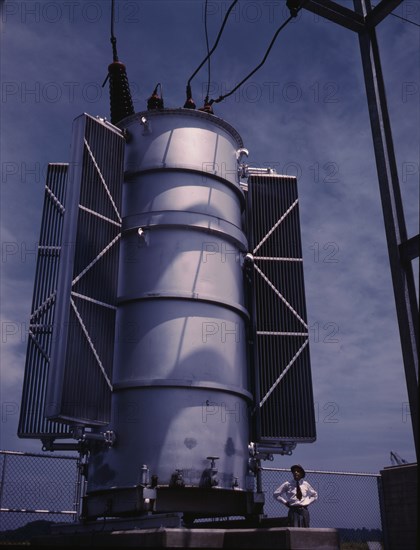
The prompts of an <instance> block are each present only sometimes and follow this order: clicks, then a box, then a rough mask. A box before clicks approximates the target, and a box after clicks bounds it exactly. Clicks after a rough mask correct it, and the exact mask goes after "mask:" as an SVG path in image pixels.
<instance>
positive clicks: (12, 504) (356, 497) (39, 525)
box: [0, 451, 383, 550]
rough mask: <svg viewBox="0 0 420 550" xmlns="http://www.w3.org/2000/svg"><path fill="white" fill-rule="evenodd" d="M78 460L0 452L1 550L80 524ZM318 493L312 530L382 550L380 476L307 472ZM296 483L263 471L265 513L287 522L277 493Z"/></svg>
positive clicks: (349, 548) (350, 548)
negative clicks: (331, 531)
mask: <svg viewBox="0 0 420 550" xmlns="http://www.w3.org/2000/svg"><path fill="white" fill-rule="evenodd" d="M78 464H79V462H78V457H77V456H66V455H56V454H46V453H43V454H35V453H18V452H13V451H0V472H1V478H0V484H1V485H0V508H1V519H0V545H1V543H2V542H4V541H21V540H29V539H30V538H31V537H32V536H34V535H39V534H46V533H48V532H49V526H50V524H51V522H54V523H62V522H73V521H78V513H79V505H80V499H81V496H82V494H83V491H84V481H83V477H82V476H81V474H80V470H79V468H78ZM306 472H307V473H306V479H307V481H309V483H310V484H311V485H312V486H313V487H314V489H315V490H316V491H317V492H318V500H317V501H316V502H314V503H313V504H312V505H311V506H310V508H309V510H310V515H311V527H331V528H336V529H339V531H340V540H341V547H342V549H343V550H382V548H383V542H382V522H381V507H380V498H379V493H380V491H379V489H380V479H381V478H380V475H379V474H361V473H348V472H323V471H315V470H307V471H306ZM290 479H291V472H290V470H288V469H284V468H263V469H262V472H261V480H262V488H263V491H264V492H265V500H266V504H265V508H264V513H265V515H266V516H267V517H270V518H272V517H285V516H287V509H286V508H285V507H283V506H282V505H281V504H280V503H278V502H277V501H276V500H274V498H273V496H272V495H273V492H274V490H275V489H276V488H277V487H278V486H279V485H281V484H282V483H283V482H284V481H287V480H290Z"/></svg>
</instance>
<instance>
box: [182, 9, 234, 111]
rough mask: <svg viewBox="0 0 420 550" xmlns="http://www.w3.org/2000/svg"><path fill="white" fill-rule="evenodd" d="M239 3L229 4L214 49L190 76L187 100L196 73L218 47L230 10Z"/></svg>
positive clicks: (189, 97)
mask: <svg viewBox="0 0 420 550" xmlns="http://www.w3.org/2000/svg"><path fill="white" fill-rule="evenodd" d="M237 3H238V0H233V2H232V4H231V5H230V6H229V8H228V10H227V11H226V13H225V17H224V18H223V21H222V25H221V27H220V30H219V33H218V35H217V37H216V41H215V43H214V45H213V47H212V49H211V50H210V51H209V52H208V53H207V55H206V57H205V58H204V59H203V61H202V62H201V63H200V65H199V66H198V67H197V68H196V70H195V71H194V72H193V74H192V75H191V76H190V78H189V79H188V82H187V100H188V99H191V97H192V93H191V81H192V79H193V78H194V77H195V75H196V74H197V73H198V71H199V70H200V69H201V67H202V66H203V65H204V63H205V62H206V61H207V60H209V59H210V56H211V55H212V54H213V52H214V51H215V49H216V48H217V45H218V44H219V40H220V37H221V36H222V33H223V29H224V28H225V25H226V23H227V20H228V18H229V15H230V12H231V11H232V9H233V8H234V6H235V4H237ZM206 14H207V9H206Z"/></svg>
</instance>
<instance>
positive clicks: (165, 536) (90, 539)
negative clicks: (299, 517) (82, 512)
mask: <svg viewBox="0 0 420 550" xmlns="http://www.w3.org/2000/svg"><path fill="white" fill-rule="evenodd" d="M74 529H75V532H73V534H70V533H69V532H68V529H67V533H66V534H65V535H64V534H63V535H59V534H56V535H50V536H48V537H37V540H34V541H33V542H34V544H36V545H39V546H40V547H41V546H45V547H49V546H55V547H57V548H66V547H77V548H79V547H81V548H83V547H90V548H112V547H115V548H125V547H131V548H141V549H143V550H145V549H152V548H190V549H192V548H196V549H201V550H205V549H212V548H255V549H259V550H260V549H261V550H265V549H275V550H339V548H340V542H339V536H338V531H337V530H336V529H302V528H297V527H272V528H255V529H186V528H166V527H165V528H156V529H131V530H125V531H118V530H115V531H108V532H107V531H102V532H101V531H96V530H95V531H92V532H91V533H86V532H83V533H80V532H79V533H78V532H76V526H74Z"/></svg>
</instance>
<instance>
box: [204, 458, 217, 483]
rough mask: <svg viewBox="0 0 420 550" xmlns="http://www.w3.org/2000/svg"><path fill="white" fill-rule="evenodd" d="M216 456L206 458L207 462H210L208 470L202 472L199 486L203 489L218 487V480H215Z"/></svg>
mask: <svg viewBox="0 0 420 550" xmlns="http://www.w3.org/2000/svg"><path fill="white" fill-rule="evenodd" d="M218 459H219V457H218V456H208V457H207V460H210V461H211V462H210V468H207V469H206V470H204V472H203V475H202V483H201V485H202V486H203V487H217V485H219V480H218V479H217V477H216V475H217V471H218V470H217V468H216V460H218Z"/></svg>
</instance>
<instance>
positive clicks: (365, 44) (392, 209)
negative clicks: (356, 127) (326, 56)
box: [303, 0, 419, 456]
mask: <svg viewBox="0 0 420 550" xmlns="http://www.w3.org/2000/svg"><path fill="white" fill-rule="evenodd" d="M402 2H403V0H381V2H380V3H379V4H378V5H377V6H375V8H373V9H372V6H371V2H370V0H353V4H354V11H353V10H350V9H348V8H345V7H343V6H342V5H340V4H337V3H336V2H333V1H331V0H307V1H306V2H305V3H304V4H303V8H304V9H306V10H308V11H311V12H312V13H315V14H317V15H319V16H321V17H324V18H326V19H328V20H330V21H333V22H334V23H337V24H339V25H341V26H343V27H345V28H347V29H350V30H352V31H354V32H357V33H358V34H359V44H360V51H361V56H362V65H363V73H364V79H365V86H366V95H367V101H368V106H369V117H370V124H371V129H372V136H373V145H374V151H375V159H376V168H377V172H378V180H379V188H380V195H381V202H382V211H383V216H384V223H385V233H386V239H387V246H388V255H389V262H390V268H391V277H392V284H393V288H394V297H395V304H396V310H397V319H398V326H399V332H400V340H401V348H402V356H403V362H404V370H405V377H406V384H407V393H408V399H409V404H410V413H411V422H412V428H413V437H414V444H415V448H416V455H417V456H418V346H419V343H418V334H419V321H418V313H419V311H418V304H417V297H416V291H415V285H414V276H413V268H412V264H411V260H413V259H414V258H417V257H418V256H419V236H418V235H416V236H415V237H412V238H411V239H408V238H407V230H406V225H405V219H404V210H403V205H402V199H401V191H400V184H399V179H398V171H397V163H396V160H395V152H394V146H393V141H392V133H391V124H390V120H389V114H388V107H387V102H386V94H385V85H384V80H383V76H382V68H381V62H380V57H379V48H378V42H377V38H376V32H375V26H376V25H378V24H379V23H380V22H381V21H382V20H383V19H384V18H385V17H386V16H387V15H389V14H390V13H391V12H392V11H393V10H394V9H395V8H396V7H398V6H399V5H400V4H401V3H402Z"/></svg>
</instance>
